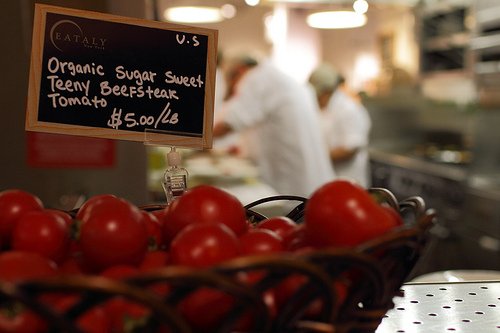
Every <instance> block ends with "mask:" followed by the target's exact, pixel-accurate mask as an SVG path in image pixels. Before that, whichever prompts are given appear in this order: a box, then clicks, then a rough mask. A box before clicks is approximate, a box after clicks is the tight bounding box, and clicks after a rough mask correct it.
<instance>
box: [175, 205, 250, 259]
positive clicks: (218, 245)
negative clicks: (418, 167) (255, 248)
mask: <svg viewBox="0 0 500 333" xmlns="http://www.w3.org/2000/svg"><path fill="white" fill-rule="evenodd" d="M178 200H179V199H178ZM239 254H240V248H239V242H238V238H237V237H236V235H235V234H234V232H233V231H232V230H231V229H229V228H228V227H227V226H226V225H224V224H222V223H203V224H193V225H190V226H188V227H186V228H184V229H183V230H182V231H181V232H179V234H178V235H177V236H176V237H175V238H174V239H173V241H172V244H171V246H170V255H171V259H172V263H174V264H180V265H186V266H193V267H208V266H212V265H215V264H217V263H220V262H222V261H225V260H229V259H232V258H235V257H236V256H238V255H239Z"/></svg>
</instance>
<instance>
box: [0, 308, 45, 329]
mask: <svg viewBox="0 0 500 333" xmlns="http://www.w3.org/2000/svg"><path fill="white" fill-rule="evenodd" d="M3 310H4V309H2V308H0V332H2V333H45V332H46V331H47V323H46V322H45V320H43V318H41V317H40V316H38V315H37V314H35V313H34V312H32V311H29V310H23V311H21V312H19V313H16V314H14V315H11V314H9V313H8V311H3Z"/></svg>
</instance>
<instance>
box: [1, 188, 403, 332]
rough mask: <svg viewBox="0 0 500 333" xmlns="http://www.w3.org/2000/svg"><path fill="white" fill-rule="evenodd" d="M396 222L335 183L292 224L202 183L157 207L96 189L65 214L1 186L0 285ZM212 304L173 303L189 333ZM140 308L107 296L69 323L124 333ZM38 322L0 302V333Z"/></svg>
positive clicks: (207, 297) (363, 231)
mask: <svg viewBox="0 0 500 333" xmlns="http://www.w3.org/2000/svg"><path fill="white" fill-rule="evenodd" d="M401 223H402V220H401V217H400V215H399V214H398V212H397V211H395V210H394V209H393V208H391V207H389V206H386V205H382V204H380V203H378V202H376V201H375V200H374V198H373V197H372V196H370V194H369V193H368V192H367V191H366V190H365V189H363V188H361V187H358V186H357V185H355V184H353V183H351V182H348V181H343V180H336V181H332V182H331V183H328V184H325V185H324V186H322V187H321V188H319V189H318V190H317V191H316V192H314V193H313V194H312V196H311V197H310V198H309V199H308V201H307V203H306V206H305V215H304V222H303V223H300V224H297V223H295V222H294V221H293V220H291V219H290V218H288V217H285V216H276V217H271V218H267V219H264V220H262V221H258V222H255V221H254V222H252V221H249V219H248V218H247V212H246V210H245V208H244V207H243V205H242V204H241V202H240V201H239V200H238V199H237V198H236V197H234V196H232V195H231V194H229V193H227V192H225V191H223V190H221V189H219V188H216V187H213V186H208V185H201V186H197V187H194V188H192V189H190V190H189V191H187V192H186V193H185V194H184V195H183V196H181V197H180V198H178V199H177V200H176V201H174V202H173V203H172V204H170V205H169V206H166V207H164V208H161V209H157V210H144V209H140V208H139V207H137V206H136V205H134V204H132V203H131V202H128V201H127V200H125V199H123V198H119V197H116V196H115V195H112V194H103V195H96V196H93V197H91V198H89V199H88V200H87V201H86V202H85V203H84V204H83V205H82V206H81V207H80V208H79V209H78V210H77V211H75V212H72V214H70V213H69V212H63V211H59V210H54V209H50V208H45V207H44V205H43V203H42V201H41V200H40V199H39V198H37V197H36V196H35V195H33V194H31V193H28V192H25V191H22V190H18V189H11V190H5V191H3V192H0V246H1V249H2V251H1V252H0V283H19V282H23V281H26V280H30V279H39V278H44V277H52V276H61V275H68V276H74V275H78V276H81V275H93V276H94V275H98V276H103V277H107V278H110V279H124V278H128V277H131V276H135V275H140V274H141V273H145V272H152V271H155V270H159V269H163V268H165V267H169V266H176V265H177V266H189V267H195V268H200V269H204V268H209V267H212V266H214V265H217V264H220V263H222V262H226V261H228V260H231V259H235V258H239V257H244V256H254V255H266V254H277V253H278V254H279V253H285V252H286V253H295V252H304V251H311V250H314V249H319V248H331V247H352V246H356V245H358V244H360V243H363V242H365V241H368V240H370V239H373V238H375V237H378V236H380V235H382V234H384V233H386V232H388V231H389V230H391V229H394V228H395V227H397V226H399V225H401ZM247 278H248V277H247ZM52 296H53V295H52ZM266 297H268V299H266V301H265V302H266V304H268V306H269V307H270V308H272V307H277V306H279V302H278V300H277V293H274V294H266ZM44 301H46V302H47V306H49V307H52V308H53V309H56V310H64V309H66V308H68V307H69V306H71V304H74V302H76V299H75V295H57V296H53V297H49V298H47V300H44ZM222 304H224V303H223V302H222V301H221V295H220V294H217V293H215V294H214V293H210V292H205V293H203V292H200V293H199V294H198V295H197V296H196V294H195V295H194V296H193V297H192V298H191V299H188V300H186V301H185V302H181V303H180V304H179V307H180V309H179V311H180V313H182V314H183V315H184V316H185V317H186V318H187V319H188V321H190V319H192V320H193V322H194V324H193V325H195V327H194V329H195V330H196V329H198V330H201V331H206V332H208V331H209V330H210V329H209V327H210V325H216V321H215V319H216V318H215V319H214V316H209V315H207V313H208V314H211V313H213V312H217V311H216V310H217V309H218V308H219V309H221V308H223V306H222ZM273 311H276V310H275V309H274V310H273ZM147 314H148V311H147V309H145V308H144V307H141V306H137V305H136V304H132V303H130V302H127V301H125V300H121V299H118V298H116V299H110V300H108V301H106V302H103V303H102V304H99V306H96V307H93V308H92V309H91V310H90V311H88V312H86V313H85V314H84V315H82V316H81V317H80V318H79V319H78V323H77V324H78V325H79V327H80V328H81V330H82V331H83V332H96V333H97V332H127V331H128V328H127V327H129V326H130V320H131V319H132V321H133V320H136V321H137V322H140V321H141V319H142V318H143V317H144V316H146V315H147ZM220 316H223V314H221V315H220ZM197 325H198V326H197ZM46 329H47V323H46V322H44V320H42V319H41V318H39V317H38V316H37V315H35V314H34V313H32V312H31V311H29V310H27V309H24V308H22V307H21V308H19V307H15V306H11V305H9V306H6V305H4V306H3V307H1V306H0V332H24V333H29V332H45V331H46Z"/></svg>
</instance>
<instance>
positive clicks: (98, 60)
mask: <svg viewBox="0 0 500 333" xmlns="http://www.w3.org/2000/svg"><path fill="white" fill-rule="evenodd" d="M216 37H217V31H215V30H210V29H201V28H194V27H187V26H182V25H174V24H170V23H161V22H156V21H148V20H138V19H131V18H123V17H118V16H113V15H107V14H102V13H94V12H88V11H79V10H73V9H66V8H60V7H54V6H47V5H39V4H37V5H36V7H35V23H34V30H33V50H32V61H31V70H30V89H29V94H28V109H27V121H26V129H27V130H34V131H42V132H55V133H64V134H75V135H85V136H97V137H107V138H116V139H125V140H135V141H148V142H152V143H161V144H169V145H177V146H188V147H199V148H207V147H211V144H212V142H211V141H212V137H211V129H212V125H213V96H214V84H215V83H214V82H215V57H216Z"/></svg>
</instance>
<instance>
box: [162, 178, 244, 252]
mask: <svg viewBox="0 0 500 333" xmlns="http://www.w3.org/2000/svg"><path fill="white" fill-rule="evenodd" d="M204 223H223V224H225V225H227V226H228V227H229V228H230V229H231V230H232V231H233V232H234V233H235V234H236V235H237V236H239V235H242V234H243V233H245V232H246V231H247V230H248V225H247V220H246V213H245V208H244V207H243V205H242V204H241V202H240V201H239V200H238V199H237V198H236V197H235V196H233V195H232V194H230V193H228V192H226V191H224V190H221V189H219V188H216V187H213V186H209V185H200V186H197V187H194V188H192V189H190V190H189V191H187V192H186V193H184V194H183V195H182V196H181V197H180V198H178V199H177V200H175V201H174V202H173V203H172V204H170V205H169V206H168V208H166V211H165V216H164V221H163V236H164V239H165V241H166V242H169V241H170V240H172V239H173V238H174V237H175V235H177V233H178V232H179V231H181V230H182V229H183V228H184V227H186V226H188V225H190V224H204Z"/></svg>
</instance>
